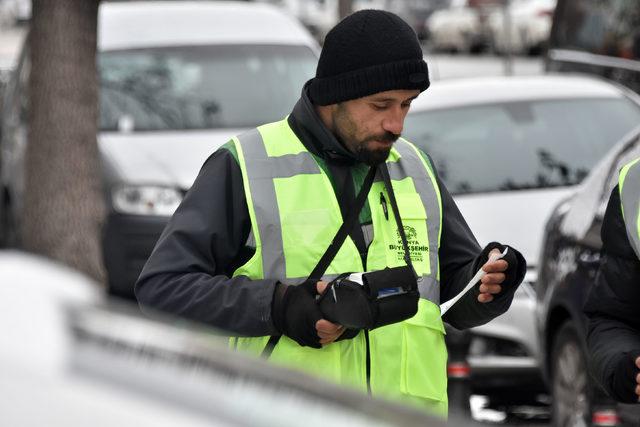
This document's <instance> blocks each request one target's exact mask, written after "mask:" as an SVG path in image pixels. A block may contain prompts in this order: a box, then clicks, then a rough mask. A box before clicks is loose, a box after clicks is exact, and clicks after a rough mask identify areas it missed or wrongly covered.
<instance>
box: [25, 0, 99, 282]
mask: <svg viewBox="0 0 640 427" xmlns="http://www.w3.org/2000/svg"><path fill="white" fill-rule="evenodd" d="M98 5H99V0H33V7H32V25H31V33H30V35H29V37H30V45H31V51H30V54H31V74H30V81H29V105H30V117H29V120H28V123H29V124H28V137H29V141H30V143H29V144H27V152H26V157H25V158H26V160H25V161H26V165H25V169H26V176H25V199H24V202H25V205H24V220H23V226H24V228H23V244H24V247H25V249H27V250H30V251H33V252H36V253H39V254H42V255H44V256H47V257H50V258H53V259H56V260H59V261H61V262H63V263H65V264H68V265H69V266H71V267H73V268H76V269H78V270H80V271H82V272H84V273H87V274H89V275H90V276H91V277H93V278H95V279H97V280H99V281H101V282H104V281H105V273H104V266H103V263H102V250H101V226H102V223H103V218H104V214H105V208H104V199H103V189H102V184H101V165H100V159H99V152H98V145H97V139H96V134H97V127H98V123H97V122H98V79H97V70H96V40H97V18H98Z"/></svg>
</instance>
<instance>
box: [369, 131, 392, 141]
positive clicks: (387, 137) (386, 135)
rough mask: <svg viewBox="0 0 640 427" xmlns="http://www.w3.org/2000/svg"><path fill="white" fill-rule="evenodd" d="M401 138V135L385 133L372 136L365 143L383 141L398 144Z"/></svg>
mask: <svg viewBox="0 0 640 427" xmlns="http://www.w3.org/2000/svg"><path fill="white" fill-rule="evenodd" d="M398 138H400V134H395V133H393V132H388V131H387V132H385V133H383V134H380V135H372V136H369V137H367V139H365V142H369V141H383V142H396V141H397V140H398Z"/></svg>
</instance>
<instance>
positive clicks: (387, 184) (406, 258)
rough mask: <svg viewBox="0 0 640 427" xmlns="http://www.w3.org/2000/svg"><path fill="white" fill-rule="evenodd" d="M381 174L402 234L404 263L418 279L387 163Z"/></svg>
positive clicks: (382, 167)
mask: <svg viewBox="0 0 640 427" xmlns="http://www.w3.org/2000/svg"><path fill="white" fill-rule="evenodd" d="M380 174H381V175H382V180H383V181H384V186H385V188H386V189H387V194H388V195H389V202H390V203H391V209H392V210H393V216H394V217H395V219H396V225H397V226H398V233H399V234H400V239H402V247H403V249H404V262H406V263H407V265H408V266H409V267H410V268H411V271H412V272H413V275H414V276H415V277H416V278H418V275H417V273H416V270H415V269H414V268H413V263H412V262H411V254H410V253H409V244H408V243H407V235H406V234H405V232H404V226H403V225H402V219H401V218H400V211H399V210H398V203H397V202H396V195H395V193H394V192H393V187H392V186H391V177H390V176H389V169H387V164H386V163H384V164H383V165H382V166H381V167H380Z"/></svg>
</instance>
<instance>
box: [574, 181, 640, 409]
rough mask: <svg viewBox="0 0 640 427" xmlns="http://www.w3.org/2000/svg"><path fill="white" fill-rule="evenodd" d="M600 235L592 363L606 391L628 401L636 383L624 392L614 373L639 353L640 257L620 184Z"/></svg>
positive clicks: (591, 300) (590, 302)
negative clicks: (626, 218)
mask: <svg viewBox="0 0 640 427" xmlns="http://www.w3.org/2000/svg"><path fill="white" fill-rule="evenodd" d="M601 236H602V255H601V259H600V268H599V270H598V273H597V275H596V280H595V284H594V286H593V287H592V288H591V290H590V293H589V295H588V297H587V301H586V303H585V307H584V312H585V314H586V315H587V317H588V319H589V323H588V333H587V344H588V347H589V355H590V361H589V362H590V367H591V369H592V371H593V373H594V374H595V376H596V378H597V379H598V381H599V382H600V384H601V385H602V386H603V387H604V388H605V390H607V392H608V393H609V394H611V395H612V396H613V397H614V398H616V399H617V400H620V401H625V400H628V399H629V396H630V395H631V397H632V398H633V397H634V396H633V395H634V393H633V388H632V387H631V386H629V389H628V392H629V394H626V395H624V394H623V393H622V392H621V390H620V387H619V385H620V384H624V383H625V378H616V375H618V376H620V375H621V374H622V372H621V371H620V369H619V367H620V364H623V363H624V359H625V358H627V357H628V356H629V355H638V354H640V314H638V307H640V261H639V260H638V258H637V256H636V255H635V252H634V251H633V249H632V247H631V244H630V243H629V239H628V237H627V232H626V228H625V224H624V219H623V217H622V209H621V206H620V195H619V193H618V187H616V188H614V189H613V192H612V193H611V196H610V198H609V204H608V205H607V210H606V212H605V216H604V219H603V224H602V230H601ZM632 380H633V378H632ZM633 382H635V381H633ZM636 397H637V396H636Z"/></svg>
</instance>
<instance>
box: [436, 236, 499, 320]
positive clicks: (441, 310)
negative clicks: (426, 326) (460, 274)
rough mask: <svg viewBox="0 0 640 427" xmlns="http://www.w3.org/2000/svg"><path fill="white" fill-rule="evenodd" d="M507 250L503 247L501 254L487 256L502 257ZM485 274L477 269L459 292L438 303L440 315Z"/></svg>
mask: <svg viewBox="0 0 640 427" xmlns="http://www.w3.org/2000/svg"><path fill="white" fill-rule="evenodd" d="M508 250H509V248H505V249H504V252H502V253H501V254H495V253H494V254H493V255H491V256H490V257H489V261H496V260H499V259H502V258H504V256H505V255H506V254H507V251H508ZM485 274H487V273H486V271H484V270H483V269H482V268H480V270H478V271H477V273H476V274H475V275H474V276H473V278H472V279H471V280H470V281H469V283H467V286H465V287H464V289H463V290H462V292H460V293H459V294H458V295H456V296H455V297H453V298H451V299H450V300H449V301H446V302H443V303H442V304H440V316H444V314H445V313H446V312H447V311H449V309H450V308H451V307H453V305H454V304H455V303H457V302H458V300H459V299H460V298H462V296H463V295H464V294H466V293H467V292H469V289H471V288H473V287H474V286H475V285H476V283H478V282H479V281H480V279H482V278H483V277H484V275H485Z"/></svg>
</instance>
